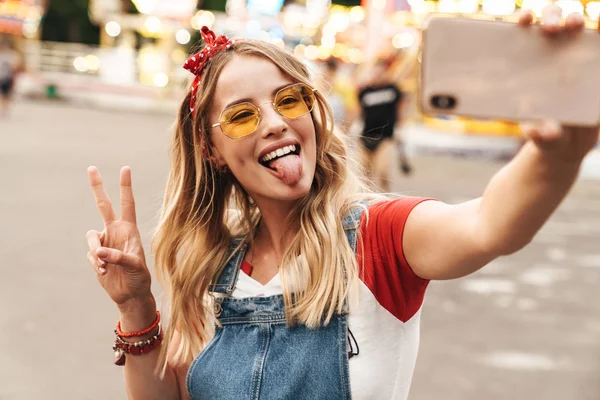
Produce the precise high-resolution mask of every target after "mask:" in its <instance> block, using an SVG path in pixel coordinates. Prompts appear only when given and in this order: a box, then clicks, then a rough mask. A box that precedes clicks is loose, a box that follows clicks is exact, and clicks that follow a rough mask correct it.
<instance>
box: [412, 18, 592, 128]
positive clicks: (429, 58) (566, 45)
mask: <svg viewBox="0 0 600 400" xmlns="http://www.w3.org/2000/svg"><path fill="white" fill-rule="evenodd" d="M420 72H421V73H420V85H419V87H420V90H419V97H420V100H419V102H420V105H421V109H422V111H423V112H424V113H425V114H438V115H439V114H446V115H449V114H452V115H460V116H466V117H472V118H476V119H497V120H507V121H521V120H544V119H551V120H554V121H557V122H560V123H562V124H568V125H573V126H594V125H598V124H600V33H598V32H597V31H593V30H585V31H583V32H581V33H579V34H576V35H575V36H573V35H569V34H567V33H561V34H559V35H558V36H557V37H552V38H550V37H547V36H545V35H543V34H542V32H541V27H540V26H539V25H533V26H530V27H522V26H519V25H517V24H515V23H511V22H503V21H488V20H478V19H468V18H460V17H448V16H440V15H438V16H432V17H430V18H429V19H428V20H427V21H426V22H425V24H424V28H423V46H422V50H421V71H420Z"/></svg>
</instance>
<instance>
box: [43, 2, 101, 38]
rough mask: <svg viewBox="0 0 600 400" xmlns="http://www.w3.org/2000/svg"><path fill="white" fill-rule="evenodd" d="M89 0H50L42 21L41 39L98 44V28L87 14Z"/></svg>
mask: <svg viewBox="0 0 600 400" xmlns="http://www.w3.org/2000/svg"><path fill="white" fill-rule="evenodd" d="M88 1H89V0H51V1H50V2H49V5H48V10H47V11H46V15H45V16H44V19H43V21H42V40H49V41H56V42H74V43H87V44H98V42H99V40H100V29H99V28H98V27H97V26H94V25H92V23H91V22H90V18H89V16H88V4H89V3H88Z"/></svg>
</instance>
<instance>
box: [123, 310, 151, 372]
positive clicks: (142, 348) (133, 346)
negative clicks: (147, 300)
mask: <svg viewBox="0 0 600 400" xmlns="http://www.w3.org/2000/svg"><path fill="white" fill-rule="evenodd" d="M156 327H158V332H156V334H155V335H154V336H152V337H151V338H150V339H146V340H141V341H138V342H127V341H125V338H132V337H136V336H143V335H146V334H148V333H150V332H152V331H153V330H154V329H156ZM115 335H116V338H115V344H114V345H113V351H114V352H115V358H116V360H115V364H116V365H120V366H123V365H125V355H126V354H131V355H134V356H138V355H140V354H146V353H149V352H151V351H152V350H154V348H156V347H158V346H159V345H160V343H161V342H162V331H161V329H160V311H157V312H156V319H155V320H154V322H153V323H152V325H150V326H149V327H148V328H146V329H144V330H143V331H139V332H129V333H125V332H123V331H122V330H121V321H118V322H117V327H116V328H115Z"/></svg>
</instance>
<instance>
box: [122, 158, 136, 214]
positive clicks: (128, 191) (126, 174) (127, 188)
mask: <svg viewBox="0 0 600 400" xmlns="http://www.w3.org/2000/svg"><path fill="white" fill-rule="evenodd" d="M120 186H121V219H123V220H124V221H127V222H131V223H133V224H135V223H136V221H135V220H136V216H135V200H134V198H133V190H132V188H131V169H130V168H129V167H123V168H121V177H120Z"/></svg>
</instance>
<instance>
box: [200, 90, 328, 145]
mask: <svg viewBox="0 0 600 400" xmlns="http://www.w3.org/2000/svg"><path fill="white" fill-rule="evenodd" d="M293 86H305V87H307V88H308V89H310V91H311V92H310V94H311V95H313V96H314V95H315V93H316V92H317V91H318V89H315V88H313V87H310V86H309V85H307V84H305V83H301V82H299V83H292V84H291V85H288V86H285V87H282V88H281V89H279V90H278V91H277V93H275V96H273V101H265V102H264V103H260V104H259V105H255V104H253V103H250V102H248V101H245V102H242V103H238V104H234V105H232V106H230V107H227V108H225V109H224V110H223V111H221V114H219V121H220V120H221V117H222V116H223V113H224V112H225V111H227V110H228V109H229V108H231V107H236V106H239V105H241V104H248V105H250V106H252V107H254V108H255V109H256V111H257V112H258V123H257V124H256V128H254V130H253V131H252V132H250V133H248V134H247V135H244V136H240V137H231V136H229V135H228V134H226V133H225V131H223V129H221V132H222V133H223V135H225V136H227V137H228V138H230V139H233V140H238V139H243V138H245V137H246V136H250V135H252V134H253V133H254V132H256V130H257V129H258V125H259V124H260V118H261V115H260V107H261V106H263V105H265V104H269V103H271V105H272V106H273V109H274V110H275V112H276V113H277V114H279V115H281V116H282V117H284V118H287V119H297V118H300V117H302V116H304V115H306V114H310V113H311V112H312V110H313V108H314V102H313V105H312V106H311V108H310V110H308V112H307V113H306V114H302V115H298V116H297V117H296V118H290V117H287V116H285V115H283V114H282V113H281V112H279V110H278V109H277V105H276V104H275V99H276V98H277V96H278V95H279V93H281V92H282V91H284V90H288V89H289V88H291V87H293ZM315 101H316V99H315ZM217 126H218V127H221V123H220V122H217V123H216V124H213V125H211V126H210V127H211V128H216V127H217Z"/></svg>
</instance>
